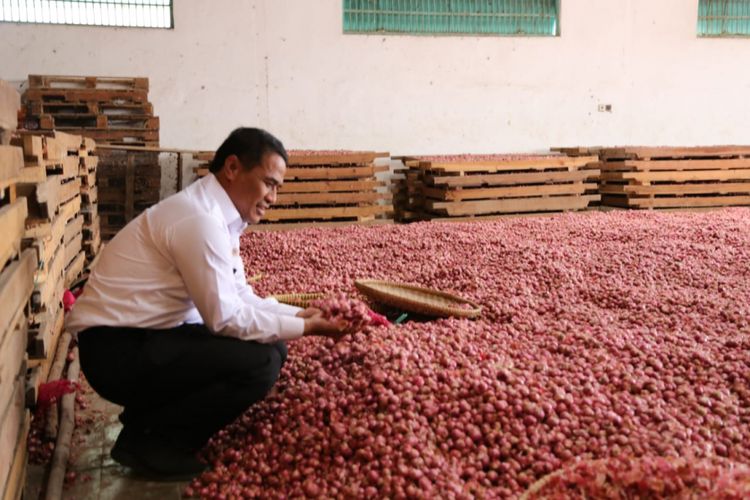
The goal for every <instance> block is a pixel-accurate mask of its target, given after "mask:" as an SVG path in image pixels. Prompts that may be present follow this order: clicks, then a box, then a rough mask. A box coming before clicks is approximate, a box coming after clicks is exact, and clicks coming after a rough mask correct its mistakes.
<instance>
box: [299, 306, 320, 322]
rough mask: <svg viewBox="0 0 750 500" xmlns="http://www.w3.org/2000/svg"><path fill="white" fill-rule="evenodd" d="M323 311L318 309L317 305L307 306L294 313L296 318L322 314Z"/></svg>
mask: <svg viewBox="0 0 750 500" xmlns="http://www.w3.org/2000/svg"><path fill="white" fill-rule="evenodd" d="M322 315H323V311H321V310H320V309H318V308H317V307H308V308H307V309H304V310H302V311H300V312H298V313H297V314H296V316H297V317H298V318H304V319H307V318H314V317H316V316H322Z"/></svg>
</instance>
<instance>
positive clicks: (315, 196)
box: [275, 192, 390, 205]
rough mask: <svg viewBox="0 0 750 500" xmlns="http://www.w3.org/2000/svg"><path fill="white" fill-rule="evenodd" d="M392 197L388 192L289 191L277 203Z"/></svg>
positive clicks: (346, 201)
mask: <svg viewBox="0 0 750 500" xmlns="http://www.w3.org/2000/svg"><path fill="white" fill-rule="evenodd" d="M385 199H390V196H389V195H388V194H386V193H377V192H370V193H288V194H279V195H278V196H277V197H276V204H275V205H295V204H297V205H344V204H351V203H373V202H376V201H378V200H385Z"/></svg>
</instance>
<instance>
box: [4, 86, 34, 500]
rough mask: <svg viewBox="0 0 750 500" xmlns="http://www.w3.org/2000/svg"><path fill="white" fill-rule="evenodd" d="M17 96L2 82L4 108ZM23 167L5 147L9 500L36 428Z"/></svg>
mask: <svg viewBox="0 0 750 500" xmlns="http://www.w3.org/2000/svg"><path fill="white" fill-rule="evenodd" d="M11 91H12V92H15V90H12V89H11V88H10V87H9V86H7V85H5V84H4V82H0V103H2V102H5V103H8V102H12V101H13V100H14V98H13V96H10V97H8V96H4V95H3V94H4V93H6V92H11ZM15 100H16V101H17V93H16V98H15ZM0 108H3V109H7V108H12V104H11V106H7V107H4V106H3V105H1V104H0ZM13 112H14V113H15V112H17V108H16V109H15V110H14V111H13ZM0 120H2V118H1V117H0ZM9 122H10V121H9V120H6V121H4V122H3V123H4V128H3V133H11V132H13V130H12V128H11V127H12V125H11V124H10V123H9ZM6 127H7V128H6ZM23 167H24V161H23V151H22V150H21V149H20V148H17V147H12V146H8V145H0V234H2V238H0V494H2V498H8V499H17V498H20V497H21V493H22V490H23V484H24V480H25V470H26V439H27V436H28V431H29V424H30V415H29V411H28V410H27V409H26V404H25V396H26V370H27V362H28V359H27V356H26V341H27V329H28V321H29V318H28V315H27V312H26V311H27V306H28V303H29V299H30V297H31V292H32V289H33V286H34V271H35V269H36V268H37V256H36V252H34V250H32V249H27V250H22V238H23V236H24V230H25V220H26V216H27V205H26V199H25V198H23V197H17V185H16V184H17V182H18V179H19V177H20V175H21V170H22V169H23Z"/></svg>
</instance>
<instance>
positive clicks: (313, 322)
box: [304, 316, 346, 340]
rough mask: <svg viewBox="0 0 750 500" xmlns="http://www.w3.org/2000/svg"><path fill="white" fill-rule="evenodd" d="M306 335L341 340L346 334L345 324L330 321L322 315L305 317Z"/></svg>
mask: <svg viewBox="0 0 750 500" xmlns="http://www.w3.org/2000/svg"><path fill="white" fill-rule="evenodd" d="M304 335H317V336H320V337H328V338H332V339H333V340H339V339H340V338H341V337H343V336H344V335H346V331H345V330H344V325H342V324H338V323H334V322H333V321H328V320H327V319H323V318H322V317H320V316H312V317H309V318H305V331H304Z"/></svg>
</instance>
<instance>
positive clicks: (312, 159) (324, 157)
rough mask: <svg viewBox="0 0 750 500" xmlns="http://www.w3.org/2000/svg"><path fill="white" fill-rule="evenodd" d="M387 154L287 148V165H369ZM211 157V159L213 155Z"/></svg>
mask: <svg viewBox="0 0 750 500" xmlns="http://www.w3.org/2000/svg"><path fill="white" fill-rule="evenodd" d="M388 155H389V154H388V153H376V152H373V151H301V150H293V149H292V150H289V162H288V165H289V166H290V167H293V166H340V165H369V164H371V163H373V162H374V161H375V159H376V158H387V157H388ZM211 159H213V155H212V156H211ZM206 161H210V160H206Z"/></svg>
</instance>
